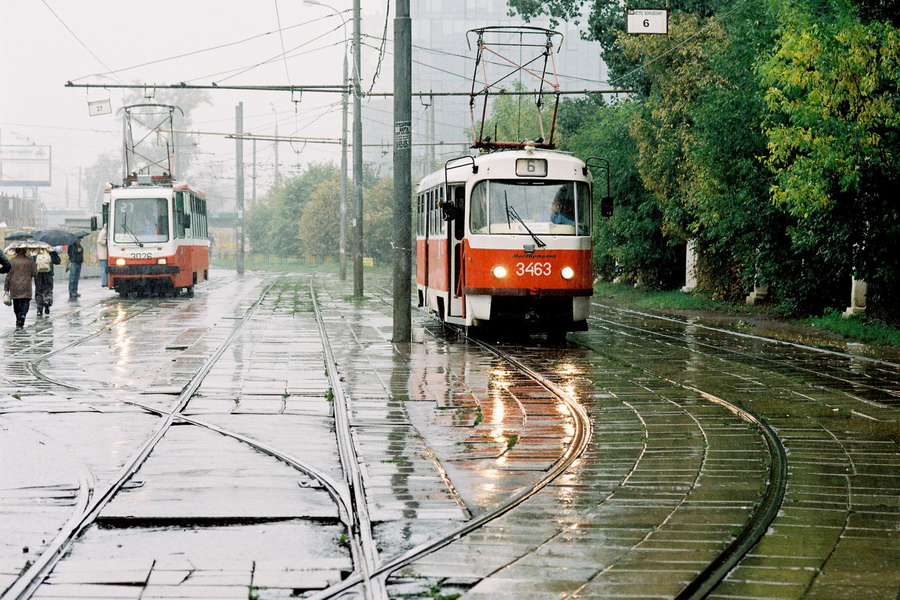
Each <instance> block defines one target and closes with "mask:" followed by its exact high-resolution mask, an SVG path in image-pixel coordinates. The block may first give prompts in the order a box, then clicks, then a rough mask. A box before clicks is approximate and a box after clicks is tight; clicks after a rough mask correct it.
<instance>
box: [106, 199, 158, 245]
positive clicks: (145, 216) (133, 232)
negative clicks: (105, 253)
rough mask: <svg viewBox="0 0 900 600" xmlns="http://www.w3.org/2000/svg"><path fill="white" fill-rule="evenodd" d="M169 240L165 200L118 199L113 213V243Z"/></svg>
mask: <svg viewBox="0 0 900 600" xmlns="http://www.w3.org/2000/svg"><path fill="white" fill-rule="evenodd" d="M168 239H169V203H168V201H167V200H166V199H165V198H118V199H117V200H116V201H115V208H114V212H113V242H117V243H126V242H138V243H144V242H165V241H168Z"/></svg>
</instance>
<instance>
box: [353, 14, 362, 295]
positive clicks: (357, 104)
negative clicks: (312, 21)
mask: <svg viewBox="0 0 900 600" xmlns="http://www.w3.org/2000/svg"><path fill="white" fill-rule="evenodd" d="M359 3H360V0H353V295H354V296H356V297H362V295H363V190H362V185H363V182H362V178H363V158H362V89H361V87H360V83H359V79H360V69H361V63H362V60H361V57H362V43H361V40H360V38H361V33H360V27H361V22H360V6H359Z"/></svg>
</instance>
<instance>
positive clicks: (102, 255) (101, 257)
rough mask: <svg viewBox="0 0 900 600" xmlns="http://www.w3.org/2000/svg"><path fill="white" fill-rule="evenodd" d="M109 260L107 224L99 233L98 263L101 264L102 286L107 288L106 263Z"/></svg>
mask: <svg viewBox="0 0 900 600" xmlns="http://www.w3.org/2000/svg"><path fill="white" fill-rule="evenodd" d="M107 260H109V250H108V249H107V247H106V224H104V225H103V227H101V228H100V231H99V232H98V233H97V262H99V263H100V285H102V286H103V287H106V261H107Z"/></svg>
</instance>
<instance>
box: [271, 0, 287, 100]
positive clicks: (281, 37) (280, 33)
mask: <svg viewBox="0 0 900 600" xmlns="http://www.w3.org/2000/svg"><path fill="white" fill-rule="evenodd" d="M274 3H275V20H276V21H277V22H278V39H279V40H280V41H281V57H282V59H283V62H284V75H285V77H287V82H288V85H291V72H290V70H289V69H288V64H287V52H285V50H284V33H283V27H282V26H281V12H280V11H279V10H278V0H274Z"/></svg>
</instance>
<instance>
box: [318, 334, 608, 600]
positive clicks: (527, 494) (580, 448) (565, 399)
mask: <svg viewBox="0 0 900 600" xmlns="http://www.w3.org/2000/svg"><path fill="white" fill-rule="evenodd" d="M454 329H455V328H454ZM473 341H475V343H477V344H478V345H479V346H480V347H481V348H482V349H484V350H485V351H487V352H489V353H491V354H493V355H494V356H495V357H496V358H497V359H498V360H500V361H503V362H506V363H508V364H509V365H510V366H511V367H512V368H513V369H514V370H516V371H517V372H519V373H521V374H523V375H524V376H526V377H528V378H530V379H532V380H533V381H534V382H535V383H537V384H538V385H540V386H541V387H543V388H544V389H545V390H547V392H548V393H550V394H552V395H553V396H555V397H556V398H558V399H559V400H560V401H561V402H562V403H564V405H565V406H566V407H567V408H568V409H569V415H570V416H571V418H572V427H573V430H572V434H571V438H570V440H569V441H568V443H567V444H566V449H565V450H564V451H563V452H562V453H561V454H560V456H559V457H558V458H557V459H556V460H555V461H554V462H553V464H552V465H551V466H550V467H549V468H548V469H547V471H546V472H545V473H544V474H543V475H542V476H541V477H540V478H539V479H538V480H537V481H534V482H533V483H531V484H529V485H526V486H525V487H523V488H522V489H520V490H519V491H518V492H516V493H515V494H513V495H512V496H510V497H509V498H507V499H506V500H505V501H503V502H501V503H499V504H497V505H495V506H492V507H491V508H490V509H488V510H485V511H483V512H481V513H480V514H478V515H477V516H475V517H474V518H472V519H470V520H469V521H466V522H464V523H462V524H461V525H459V526H457V527H455V528H453V529H451V530H450V531H447V532H445V533H443V534H441V535H438V536H436V537H434V538H432V539H430V540H428V541H427V542H425V543H423V544H420V545H418V546H416V547H413V548H411V549H409V550H407V551H406V552H403V553H401V554H399V555H396V556H393V557H386V558H385V559H384V561H383V562H382V563H381V564H380V565H378V566H377V567H375V568H374V569H373V570H372V572H371V574H370V576H371V577H377V578H382V579H384V578H387V577H389V576H390V575H391V574H392V573H394V572H396V571H397V570H399V569H401V568H403V567H404V566H407V565H409V564H411V563H413V562H415V561H416V560H420V559H422V558H424V557H426V556H428V555H430V554H432V553H434V552H436V551H438V550H440V549H442V548H445V547H447V546H449V545H451V544H453V543H454V542H457V541H459V540H460V539H462V538H464V537H465V536H467V535H469V534H471V533H473V532H475V531H478V530H480V529H482V528H483V527H484V526H485V525H487V524H488V523H491V522H493V521H496V520H497V519H499V518H501V517H502V516H504V515H506V514H508V513H510V512H511V511H513V510H515V509H516V508H518V507H520V506H521V505H523V504H524V503H526V502H527V501H528V500H529V499H531V498H533V497H534V496H535V495H536V494H538V493H540V492H541V491H542V490H544V489H545V488H546V487H547V486H549V485H551V484H552V483H553V482H554V481H555V480H557V479H558V478H559V477H560V476H561V475H562V474H564V473H565V472H566V471H567V470H568V469H569V468H571V466H572V464H573V463H574V462H575V461H576V460H578V459H579V458H580V457H581V456H582V454H583V452H584V450H585V449H586V448H587V445H588V443H589V442H590V438H591V424H590V419H589V417H588V415H587V413H586V412H585V410H584V408H583V407H582V406H581V405H580V404H579V403H578V402H577V401H575V400H574V398H572V396H571V394H569V393H567V392H566V391H565V390H564V389H563V388H562V387H560V386H559V385H557V384H556V383H554V382H553V381H551V380H550V379H549V378H547V377H544V376H542V375H541V374H540V373H538V372H536V371H535V370H533V369H531V368H529V367H528V366H527V365H525V364H524V363H523V362H521V361H518V360H516V359H514V358H512V357H510V356H509V355H508V354H505V353H504V352H502V351H501V350H500V349H499V348H498V347H496V346H493V345H490V344H487V343H485V342H483V341H479V340H473ZM335 371H336V369H335ZM336 384H338V385H339V381H336ZM364 580H365V578H364V576H363V575H362V574H354V575H352V576H351V577H348V578H347V579H345V580H344V581H342V582H341V583H340V584H337V585H334V586H331V587H330V588H328V589H326V590H323V591H322V592H320V593H319V594H316V595H314V596H312V597H311V600H325V599H328V598H336V597H339V596H340V595H341V594H343V593H345V592H346V591H347V590H350V589H352V588H354V587H355V586H358V585H361V584H362V583H364Z"/></svg>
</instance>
